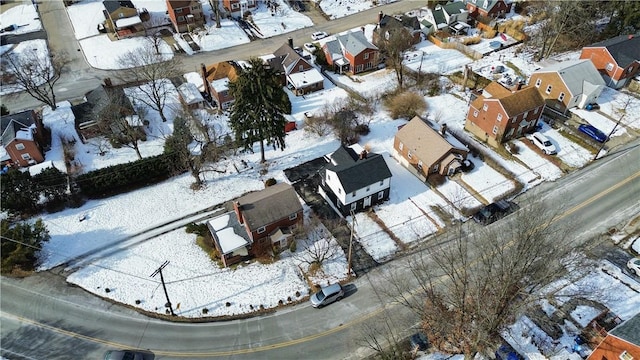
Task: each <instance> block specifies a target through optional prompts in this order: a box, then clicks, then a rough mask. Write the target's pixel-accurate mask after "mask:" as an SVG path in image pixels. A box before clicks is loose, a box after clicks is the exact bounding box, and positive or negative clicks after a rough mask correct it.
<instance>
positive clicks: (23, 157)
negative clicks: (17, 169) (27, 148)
mask: <svg viewBox="0 0 640 360" xmlns="http://www.w3.org/2000/svg"><path fill="white" fill-rule="evenodd" d="M20 156H22V160H30V159H31V155H29V154H22V155H20Z"/></svg>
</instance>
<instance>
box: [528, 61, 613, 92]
mask: <svg viewBox="0 0 640 360" xmlns="http://www.w3.org/2000/svg"><path fill="white" fill-rule="evenodd" d="M535 72H536V73H546V72H557V73H558V75H560V77H561V78H562V80H563V81H564V82H565V84H566V85H567V88H568V89H569V91H571V94H573V95H575V94H583V93H584V92H585V86H586V87H588V86H589V85H588V84H592V85H596V86H597V85H602V86H604V85H605V83H604V80H602V76H600V73H599V72H598V70H597V69H596V67H595V65H593V63H592V62H591V60H589V59H583V60H572V61H562V62H559V63H557V64H553V65H551V66H547V67H545V68H543V69H540V70H537V71H535Z"/></svg>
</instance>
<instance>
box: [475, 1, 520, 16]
mask: <svg viewBox="0 0 640 360" xmlns="http://www.w3.org/2000/svg"><path fill="white" fill-rule="evenodd" d="M465 3H466V6H467V9H468V10H469V14H470V15H471V17H473V18H475V17H477V16H478V15H480V16H484V17H490V18H497V17H500V16H504V14H506V13H508V12H510V11H511V6H512V2H511V1H510V0H465Z"/></svg>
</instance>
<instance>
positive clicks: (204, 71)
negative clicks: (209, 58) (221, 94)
mask: <svg viewBox="0 0 640 360" xmlns="http://www.w3.org/2000/svg"><path fill="white" fill-rule="evenodd" d="M200 73H201V76H202V84H203V85H204V92H206V93H207V94H209V95H211V90H209V84H208V83H207V67H206V66H204V64H203V63H200Z"/></svg>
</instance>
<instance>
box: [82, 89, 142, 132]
mask: <svg viewBox="0 0 640 360" xmlns="http://www.w3.org/2000/svg"><path fill="white" fill-rule="evenodd" d="M84 98H85V101H84V102H82V103H79V104H76V105H73V106H71V111H72V112H73V115H74V117H75V120H74V121H75V129H76V131H77V133H78V134H79V135H80V136H79V137H80V140H81V141H82V142H83V143H86V142H87V140H88V139H91V138H93V137H96V136H100V135H103V134H102V133H101V129H100V126H99V123H98V121H99V119H100V117H101V114H103V113H104V112H105V111H108V112H113V111H116V112H117V113H118V115H119V116H120V117H121V118H133V117H134V116H135V113H136V112H135V109H134V108H133V105H132V104H131V101H129V98H128V97H127V95H126V94H125V92H124V88H123V87H122V86H106V85H100V86H98V87H97V88H95V89H93V90H91V91H89V92H88V93H86V94H85V96H84ZM136 117H137V116H136Z"/></svg>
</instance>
